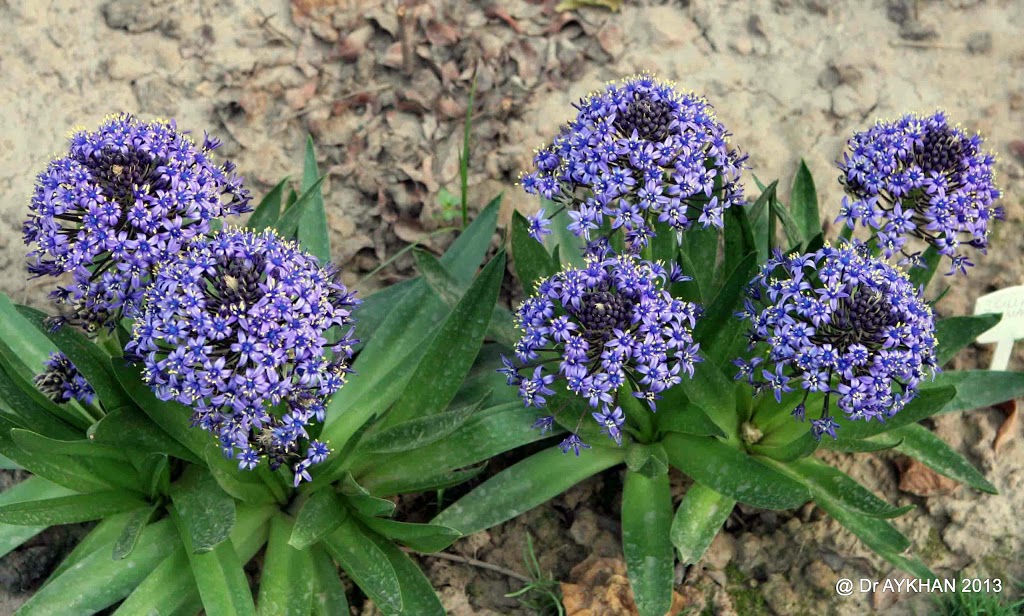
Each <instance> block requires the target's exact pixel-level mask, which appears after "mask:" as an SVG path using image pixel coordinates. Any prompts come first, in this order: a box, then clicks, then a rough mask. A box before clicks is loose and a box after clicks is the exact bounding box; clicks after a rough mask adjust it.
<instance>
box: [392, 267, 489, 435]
mask: <svg viewBox="0 0 1024 616" xmlns="http://www.w3.org/2000/svg"><path fill="white" fill-rule="evenodd" d="M504 275H505V253H504V252H499V253H498V254H497V255H496V256H495V257H494V258H493V259H492V260H491V261H490V263H488V264H487V265H486V266H485V267H484V269H483V270H482V271H481V272H480V275H479V276H477V279H476V280H475V281H474V282H473V285H472V286H470V288H469V290H468V291H466V294H465V295H464V296H463V297H462V299H461V300H460V301H459V304H458V305H457V306H456V307H455V309H454V310H452V313H451V314H450V315H449V316H448V318H447V319H445V321H444V323H443V324H442V325H441V329H440V330H439V331H438V332H437V335H436V336H435V337H434V339H433V340H432V341H431V343H430V346H429V348H428V349H427V352H426V354H425V355H424V356H423V359H422V360H420V363H419V366H417V368H416V371H415V372H414V373H413V375H412V378H411V379H410V380H409V384H408V385H407V386H406V388H405V391H404V392H403V394H402V396H401V397H400V398H399V399H398V401H397V402H395V405H394V406H393V407H391V410H390V411H389V412H388V415H387V417H386V419H385V425H392V426H393V425H396V424H398V423H401V422H403V421H407V420H409V419H412V418H414V417H422V416H424V415H431V414H434V413H437V412H438V411H440V410H441V409H444V408H445V407H447V406H448V403H449V402H450V401H451V399H452V398H453V397H455V393H456V392H457V391H458V388H459V384H460V383H461V382H462V379H463V378H464V377H465V376H466V373H468V372H469V369H470V368H471V367H472V366H473V360H474V359H476V355H477V353H478V352H479V350H480V344H481V342H483V338H484V332H486V331H487V325H488V323H489V322H490V320H491V313H492V312H493V309H494V303H495V302H496V301H497V298H498V290H499V289H500V288H501V280H502V278H503V277H504Z"/></svg>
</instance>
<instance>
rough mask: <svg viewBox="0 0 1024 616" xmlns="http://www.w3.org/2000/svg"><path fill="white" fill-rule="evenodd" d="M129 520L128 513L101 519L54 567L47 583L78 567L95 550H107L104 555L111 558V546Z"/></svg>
mask: <svg viewBox="0 0 1024 616" xmlns="http://www.w3.org/2000/svg"><path fill="white" fill-rule="evenodd" d="M127 521H128V514H127V513H120V514H117V515H112V516H109V517H106V518H103V519H102V520H100V521H99V522H98V523H97V524H96V526H95V527H93V529H92V530H91V531H89V534H87V535H86V536H85V538H83V539H82V540H81V541H79V542H78V545H76V546H75V547H74V549H72V550H71V553H70V554H68V555H67V556H65V557H64V560H62V561H60V564H59V565H57V567H56V568H54V570H53V572H52V573H50V577H48V578H47V580H46V582H45V583H46V584H48V583H50V581H52V580H55V579H57V578H59V577H60V576H61V575H62V574H63V573H64V572H65V571H67V570H69V569H71V568H73V567H76V566H77V565H79V564H80V563H81V562H82V561H83V560H85V559H86V558H88V557H89V556H90V555H91V554H92V553H93V552H96V551H98V550H107V552H106V554H104V556H106V557H107V558H109V557H110V548H112V547H113V545H114V542H116V541H117V538H118V537H120V536H121V532H122V531H123V530H124V526H125V524H126V523H127Z"/></svg>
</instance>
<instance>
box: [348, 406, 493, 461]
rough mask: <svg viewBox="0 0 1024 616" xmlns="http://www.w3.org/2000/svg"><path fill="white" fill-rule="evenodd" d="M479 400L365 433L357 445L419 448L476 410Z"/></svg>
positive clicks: (379, 448)
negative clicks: (378, 430)
mask: <svg viewBox="0 0 1024 616" xmlns="http://www.w3.org/2000/svg"><path fill="white" fill-rule="evenodd" d="M483 402H484V401H483V400H480V401H478V402H477V403H476V404H472V405H469V406H464V407H462V408H458V409H454V410H451V411H445V412H442V413H436V414H434V415H428V416H426V417H417V418H415V419H410V420H409V421H406V422H402V423H400V424H397V425H394V426H391V427H390V428H385V429H384V430H381V431H380V432H375V433H373V434H371V435H369V436H367V437H366V438H365V439H364V440H363V442H362V443H360V444H359V448H360V450H363V451H366V452H369V453H400V452H403V451H412V450H414V449H419V448H420V447H424V446H426V445H429V444H431V443H434V442H436V441H438V440H440V439H442V438H444V437H446V436H448V435H449V434H451V433H452V432H455V431H456V430H458V429H459V427H460V426H462V425H463V424H464V423H466V420H467V419H469V418H470V417H471V416H472V415H473V413H476V412H477V411H478V410H480V407H481V405H483Z"/></svg>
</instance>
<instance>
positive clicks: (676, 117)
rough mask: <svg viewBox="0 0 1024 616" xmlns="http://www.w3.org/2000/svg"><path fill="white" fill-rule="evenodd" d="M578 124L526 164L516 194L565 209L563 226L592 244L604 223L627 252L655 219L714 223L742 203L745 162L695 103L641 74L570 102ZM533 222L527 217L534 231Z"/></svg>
mask: <svg viewBox="0 0 1024 616" xmlns="http://www.w3.org/2000/svg"><path fill="white" fill-rule="evenodd" d="M576 108H577V109H578V110H579V112H578V113H577V115H576V118H575V119H574V120H572V121H570V122H569V123H568V124H566V125H565V126H564V127H562V130H561V131H560V132H559V134H558V136H557V137H555V139H554V141H553V142H552V143H551V144H550V145H548V146H547V147H545V148H544V149H542V150H540V151H539V152H538V153H537V155H536V157H535V158H534V166H535V167H536V170H535V171H533V172H531V173H528V174H525V175H523V176H522V177H521V178H520V182H521V184H522V186H523V189H524V190H526V192H528V193H531V194H539V195H541V196H543V197H545V198H547V199H551V200H552V201H555V202H556V203H558V204H560V205H562V206H564V207H566V208H567V209H568V210H569V216H570V217H571V218H572V220H573V222H572V224H571V225H570V226H569V229H570V230H571V231H572V232H573V233H575V234H576V235H578V236H583V237H586V238H587V239H590V233H591V232H592V231H595V230H597V229H599V228H600V227H601V225H602V224H603V223H604V222H605V219H606V218H607V219H608V222H610V223H611V227H612V229H619V228H620V227H621V228H622V229H623V230H624V232H625V233H626V239H627V241H628V242H629V244H630V246H631V247H634V248H636V247H640V246H643V245H645V244H646V243H647V241H648V239H649V237H650V236H651V234H652V232H653V228H654V224H655V223H656V222H661V223H664V224H666V225H668V226H669V227H670V228H672V229H673V230H675V231H677V232H680V233H681V232H682V231H685V230H686V229H688V228H689V227H690V226H691V225H692V224H693V223H694V222H698V223H700V224H701V225H702V226H704V227H708V226H710V225H714V226H717V227H721V226H722V216H723V213H724V212H725V210H726V209H727V208H729V207H732V206H734V205H744V204H745V201H744V199H743V187H742V185H741V184H740V173H741V172H742V170H743V168H744V166H745V161H746V156H745V155H742V154H740V153H739V151H737V150H736V149H735V148H733V147H730V146H729V132H728V131H726V129H725V127H724V126H722V124H721V123H719V122H718V121H717V120H716V119H715V115H714V110H713V109H712V107H711V105H710V104H708V102H707V101H706V100H704V99H703V98H701V97H699V96H697V95H695V94H693V93H682V92H680V91H678V90H677V89H676V87H675V85H674V84H672V83H669V82H663V81H660V80H658V79H656V78H654V77H652V76H651V75H648V74H640V75H634V76H632V77H628V78H626V79H624V80H622V81H621V82H618V83H612V84H609V85H608V87H607V88H605V90H604V91H603V92H598V93H595V94H592V95H590V96H589V97H587V98H585V99H583V100H582V101H580V102H579V104H577V105H576ZM540 220H541V219H537V220H534V221H531V223H532V225H533V227H535V228H536V230H537V233H536V234H535V237H536V236H537V235H539V234H540V233H541V229H542V226H541V225H542V223H541V222H540Z"/></svg>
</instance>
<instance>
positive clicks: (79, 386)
mask: <svg viewBox="0 0 1024 616" xmlns="http://www.w3.org/2000/svg"><path fill="white" fill-rule="evenodd" d="M34 382H35V385H36V388H38V389H39V391H40V392H42V394H43V395H44V396H46V397H47V398H49V399H50V400H52V401H54V402H56V403H57V404H64V403H65V402H68V401H70V400H78V401H79V402H82V403H84V404H91V403H92V401H93V399H94V398H95V397H96V392H95V391H94V390H93V388H92V385H89V382H88V381H86V380H85V377H84V376H82V373H81V372H79V371H78V368H75V365H74V364H73V363H71V360H70V359H68V356H67V355H65V354H63V353H59V352H54V353H50V358H49V359H48V360H46V361H45V362H43V372H42V373H40V374H37V375H36V377H35V379H34Z"/></svg>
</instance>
